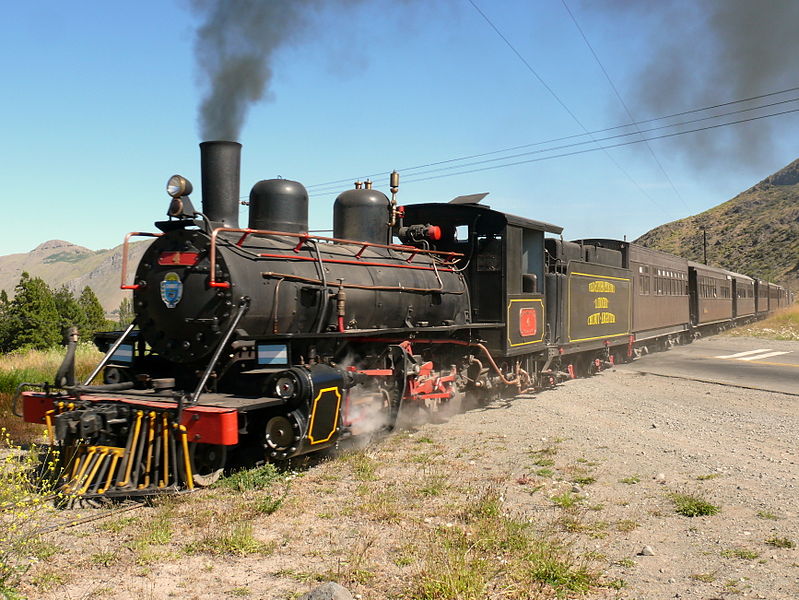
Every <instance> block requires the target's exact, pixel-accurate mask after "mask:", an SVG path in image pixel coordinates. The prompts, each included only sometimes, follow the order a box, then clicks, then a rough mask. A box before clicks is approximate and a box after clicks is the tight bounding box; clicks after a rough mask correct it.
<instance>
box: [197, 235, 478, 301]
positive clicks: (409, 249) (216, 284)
mask: <svg viewBox="0 0 799 600" xmlns="http://www.w3.org/2000/svg"><path fill="white" fill-rule="evenodd" d="M220 233H241V234H243V235H242V236H241V237H240V238H239V240H238V241H237V242H236V246H241V245H242V244H243V243H244V240H246V239H247V238H248V237H249V236H250V235H276V236H282V237H295V238H297V239H298V241H297V245H296V246H295V247H294V248H293V250H294V252H299V251H300V249H301V248H302V246H303V244H304V243H305V242H307V241H308V240H314V241H323V242H333V243H336V244H346V245H349V246H360V248H361V249H360V250H359V251H358V252H357V253H356V254H355V257H356V258H361V255H362V254H363V251H364V250H366V248H370V247H371V248H387V249H390V250H395V251H397V252H405V253H408V254H409V255H410V256H409V257H408V258H407V259H405V260H406V262H410V261H411V260H413V258H414V257H415V256H416V255H417V254H426V255H429V256H439V257H442V258H445V259H446V260H445V261H444V264H449V265H451V264H453V263H454V260H455V259H456V258H462V257H463V254H461V253H460V252H442V251H439V250H424V249H422V248H416V247H415V246H404V245H399V244H378V243H375V242H364V241H357V240H345V239H341V238H332V237H325V236H321V235H309V234H308V233H307V232H302V233H296V232H289V231H273V230H269V229H247V228H233V227H217V228H216V229H214V230H213V231H212V232H211V251H210V263H211V264H210V271H211V277H210V280H209V282H208V285H209V286H210V287H212V288H229V287H230V282H228V281H217V280H216V240H217V237H218V236H219V234H220Z"/></svg>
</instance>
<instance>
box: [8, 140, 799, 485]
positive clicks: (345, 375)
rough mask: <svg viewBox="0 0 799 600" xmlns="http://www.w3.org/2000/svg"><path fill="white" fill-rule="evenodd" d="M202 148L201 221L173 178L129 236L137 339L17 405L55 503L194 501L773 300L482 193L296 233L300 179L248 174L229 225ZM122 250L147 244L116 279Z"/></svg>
mask: <svg viewBox="0 0 799 600" xmlns="http://www.w3.org/2000/svg"><path fill="white" fill-rule="evenodd" d="M200 148H201V163H202V189H203V199H202V211H197V210H195V208H194V206H193V204H192V201H191V199H190V193H191V191H192V189H191V188H192V186H191V184H190V183H189V182H188V181H187V180H186V179H184V178H183V177H180V176H174V177H172V178H171V179H170V181H169V184H168V187H167V191H168V193H169V195H170V196H171V198H172V199H171V203H170V205H169V210H168V217H169V218H168V220H165V221H160V222H157V223H156V224H155V225H156V227H157V229H158V230H159V231H158V232H157V233H138V232H137V233H132V234H129V235H128V237H127V238H126V246H125V252H126V253H125V258H124V259H123V269H122V271H123V273H122V287H123V288H125V289H131V290H132V291H133V305H134V310H135V315H136V316H135V320H134V322H133V324H131V326H130V327H128V328H127V329H126V330H125V331H124V332H113V333H108V334H101V335H99V336H98V337H97V339H96V340H95V341H96V343H97V344H98V347H100V348H101V349H103V350H105V351H106V355H105V358H104V359H103V360H102V361H101V363H100V364H99V365H98V366H97V368H96V369H95V370H94V372H93V373H92V374H91V375H90V376H89V377H88V378H87V380H86V381H84V382H83V383H80V384H76V383H75V381H74V376H72V375H71V373H70V371H71V366H70V365H69V364H68V362H69V361H68V360H67V361H65V365H63V366H62V369H60V370H59V375H58V376H57V379H58V380H57V381H56V382H55V386H52V387H51V386H45V389H44V390H42V391H25V392H23V393H22V407H23V413H22V415H21V416H23V417H24V419H25V420H26V421H28V422H33V423H43V424H45V425H46V426H47V429H48V432H49V435H50V442H51V444H53V445H54V446H58V447H59V448H60V449H61V450H62V453H61V456H62V459H63V461H64V466H65V475H64V477H63V488H62V489H63V490H64V491H65V492H66V493H68V494H71V495H75V496H98V495H107V496H114V495H117V496H131V495H139V494H154V493H161V492H164V491H173V490H177V489H192V488H194V487H195V486H196V485H206V484H208V483H209V482H210V481H213V480H214V478H215V477H217V476H218V474H219V473H220V472H221V469H222V468H223V467H224V466H225V464H227V463H228V461H229V457H228V453H229V451H230V450H236V451H237V452H239V453H243V454H245V455H247V456H249V457H255V458H256V459H258V458H261V459H266V460H283V459H288V458H291V457H293V456H298V455H302V454H305V453H309V452H315V451H318V450H322V449H324V448H327V447H330V446H332V445H334V444H336V443H337V442H338V441H339V440H341V439H343V438H344V437H346V436H350V435H353V434H357V433H359V432H363V431H368V430H371V429H374V428H375V427H384V428H391V427H393V426H394V424H395V422H396V420H397V416H398V414H399V412H400V411H401V410H403V408H404V409H405V410H436V409H437V407H438V406H439V405H441V404H442V403H446V402H449V401H450V400H451V399H452V398H453V397H455V395H456V394H464V395H465V396H466V397H471V398H474V399H476V400H478V401H479V400H480V399H484V398H486V397H488V396H489V395H491V394H495V393H505V394H508V393H510V394H516V393H519V392H521V391H524V390H528V389H535V388H541V387H546V386H551V385H554V384H556V383H557V382H558V381H559V380H562V379H564V378H567V377H575V376H577V375H580V374H586V373H590V372H593V371H595V370H599V369H601V368H603V367H605V366H607V365H609V364H612V363H614V362H615V361H623V360H628V359H630V358H632V357H633V356H634V355H635V354H636V353H638V352H640V351H641V349H642V348H648V347H652V346H658V347H668V346H669V345H671V344H674V343H679V342H687V341H690V339H691V338H692V337H694V336H696V335H698V333H699V332H701V331H702V330H703V329H709V328H714V327H723V326H728V325H730V324H731V323H735V322H739V321H742V320H746V319H753V318H755V317H757V316H761V315H762V314H764V313H766V312H768V311H770V310H773V309H775V308H777V307H780V306H785V305H787V302H788V300H789V297H788V293H787V291H786V290H784V289H783V288H781V287H779V286H776V285H774V284H770V283H767V282H764V281H760V280H756V279H751V278H749V277H746V276H744V275H740V274H736V273H731V272H728V271H724V270H721V269H716V268H712V267H708V266H705V265H700V264H696V263H692V262H688V261H686V260H684V259H681V258H678V257H676V256H672V255H669V254H665V253H663V252H658V251H655V250H650V249H647V248H643V247H641V246H637V245H635V244H631V243H628V242H624V241H618V240H606V239H591V240H581V241H577V242H567V241H564V240H563V239H562V238H558V237H545V234H555V235H559V234H560V233H561V231H562V229H561V228H560V227H558V226H555V225H551V224H548V223H543V222H540V221H534V220H531V219H526V218H522V217H517V216H514V215H510V214H506V213H502V212H500V211H496V210H492V209H491V208H490V207H489V206H486V205H485V204H481V203H480V201H481V200H482V198H483V197H484V196H485V194H479V195H474V196H462V197H459V198H456V199H454V200H452V201H451V202H449V203H428V204H415V205H407V206H404V207H403V206H398V205H397V204H396V197H395V196H396V192H397V188H398V176H395V175H392V180H391V193H392V198H391V199H389V198H388V197H387V196H386V195H385V194H383V193H382V192H379V191H377V190H375V189H373V188H372V187H371V184H370V183H369V182H366V183H365V184H356V188H355V189H350V190H347V191H345V192H343V193H342V194H340V195H339V197H338V198H337V199H336V201H335V204H334V208H333V237H322V236H314V235H310V234H309V233H308V195H307V192H306V191H305V188H304V187H303V186H302V185H301V184H299V183H297V182H294V181H289V180H283V179H273V180H265V181H260V182H258V183H256V184H255V186H254V187H253V188H252V190H251V192H250V195H249V223H248V226H247V227H246V228H243V227H240V226H239V223H238V212H239V162H240V148H241V147H240V145H239V144H238V143H235V142H225V141H214V142H203V143H202V144H200ZM134 236H149V237H152V238H154V239H153V241H152V243H151V244H150V246H149V247H148V248H147V250H146V251H145V252H144V255H143V257H142V259H141V260H140V262H139V264H138V266H137V268H136V270H135V275H134V276H133V278H132V283H131V282H129V281H128V278H129V275H128V273H127V258H126V257H127V247H128V246H127V242H128V239H129V238H131V237H134ZM395 239H399V240H400V243H395V242H394V240H395ZM72 343H74V342H72ZM69 356H70V353H69V352H68V357H69ZM100 373H102V375H103V382H102V383H94V379H95V378H96V377H98V376H99V375H100Z"/></svg>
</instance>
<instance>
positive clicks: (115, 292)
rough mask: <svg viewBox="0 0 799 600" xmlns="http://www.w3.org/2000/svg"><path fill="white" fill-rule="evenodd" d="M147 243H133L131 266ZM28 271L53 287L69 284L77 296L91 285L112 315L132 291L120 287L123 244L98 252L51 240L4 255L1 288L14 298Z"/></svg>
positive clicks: (0, 269)
mask: <svg viewBox="0 0 799 600" xmlns="http://www.w3.org/2000/svg"><path fill="white" fill-rule="evenodd" d="M147 246H148V242H137V243H135V244H131V245H130V252H129V264H130V265H131V268H133V269H135V265H136V264H137V263H138V261H139V259H140V258H141V255H142V254H143V253H144V250H145V248H147ZM25 271H27V272H28V273H30V274H31V275H32V276H33V277H41V278H42V279H44V281H46V282H47V284H48V285H49V286H50V287H51V288H53V289H58V288H60V287H61V286H62V285H66V286H67V287H68V288H69V289H70V290H71V291H72V292H73V293H74V294H75V295H76V296H78V295H79V294H80V292H81V291H82V290H83V288H84V287H86V286H87V285H88V286H90V287H91V288H92V290H94V293H95V294H96V295H97V298H98V300H99V301H100V304H102V305H103V308H104V309H105V311H106V314H107V315H109V316H110V315H112V313H113V312H114V311H116V310H117V309H118V308H119V304H120V302H122V299H123V298H124V297H125V296H126V295H129V294H130V292H127V291H125V290H121V289H119V283H120V274H121V272H122V245H119V246H117V247H115V248H111V249H110V250H97V251H95V250H89V249H88V248H84V247H83V246H77V245H75V244H72V243H70V242H65V241H64V240H49V241H47V242H43V243H41V244H39V245H38V246H36V248H34V249H33V250H31V251H30V252H27V253H19V254H8V255H6V256H0V289H3V290H5V291H6V292H7V293H8V295H9V297H12V296H13V295H14V287H15V286H16V285H17V283H18V282H19V279H20V277H21V276H22V273H23V272H25ZM131 277H132V273H131Z"/></svg>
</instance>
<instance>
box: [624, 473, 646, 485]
mask: <svg viewBox="0 0 799 600" xmlns="http://www.w3.org/2000/svg"><path fill="white" fill-rule="evenodd" d="M640 482H641V477H640V476H638V475H632V476H630V477H625V478H624V479H619V483H624V484H626V485H635V484H636V483H640Z"/></svg>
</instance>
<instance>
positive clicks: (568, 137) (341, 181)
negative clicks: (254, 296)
mask: <svg viewBox="0 0 799 600" xmlns="http://www.w3.org/2000/svg"><path fill="white" fill-rule="evenodd" d="M797 90H799V86H797V87H792V88H787V89H784V90H779V91H776V92H768V93H766V94H759V95H757V96H750V97H749V98H741V99H739V100H729V101H727V102H721V103H719V104H713V105H710V106H703V107H701V108H692V109H690V110H683V111H680V112H676V113H671V114H669V115H663V116H661V117H652V118H649V119H643V120H641V121H634V122H632V123H625V124H623V125H614V126H612V127H606V128H604V129H595V130H593V131H591V132H590V133H592V134H600V133H606V132H608V131H613V130H616V129H624V128H627V127H633V126H638V125H646V124H648V123H654V122H657V121H665V120H666V119H673V118H674V117H682V116H685V115H690V114H695V113H700V112H706V111H709V110H713V109H716V108H723V107H725V106H732V105H735V104H743V103H745V102H752V101H754V100H761V99H763V98H770V97H772V96H779V95H782V94H787V93H788V92H795V91H797ZM793 101H794V99H792V100H788V101H782V102H776V103H772V104H764V105H762V106H755V107H750V108H745V109H741V110H738V111H732V112H728V113H721V114H718V115H713V116H710V117H704V119H705V120H707V119H714V118H719V117H722V116H726V115H731V114H737V113H741V112H747V111H752V110H757V109H759V108H765V107H768V106H774V105H776V104H783V103H785V102H793ZM687 122H688V123H690V122H693V121H687ZM681 124H683V123H676V124H673V125H664V126H663V127H672V126H677V125H681ZM585 136H586V134H585V133H575V134H573V135H566V136H562V137H558V138H552V139H549V140H542V141H538V142H530V143H527V144H521V145H518V146H511V147H508V148H502V149H499V150H491V151H489V152H482V153H480V154H471V155H467V156H460V157H457V158H449V159H446V160H439V161H435V162H430V163H425V164H422V165H416V166H413V167H403V168H400V169H397V170H398V171H400V172H402V173H407V172H408V171H415V170H418V169H425V168H427V167H434V166H438V165H444V164H449V163H453V162H459V161H464V160H471V159H473V158H482V157H484V156H491V155H493V154H501V153H503V152H512V151H514V150H521V149H523V148H531V147H533V146H542V145H544V144H551V143H554V142H562V141H565V140H571V139H574V138H580V137H585ZM390 173H391V171H381V172H379V173H371V174H369V175H364V176H363V177H369V178H372V177H375V178H376V177H382V176H385V175H389V174H390ZM354 179H356V178H355V177H349V178H346V179H336V180H333V181H325V182H322V183H315V184H312V185H309V186H306V187H307V189H309V190H310V189H314V190H315V189H316V188H322V187H330V186H334V185H336V186H338V185H339V184H345V183H350V182H352V181H353V180H354ZM334 189H338V187H336V188H334ZM245 197H246V196H242V198H245Z"/></svg>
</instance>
